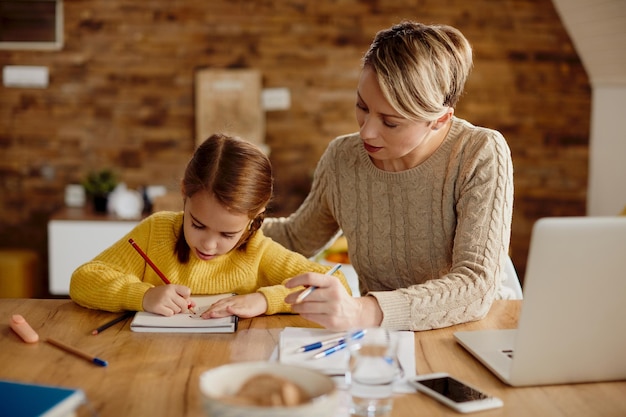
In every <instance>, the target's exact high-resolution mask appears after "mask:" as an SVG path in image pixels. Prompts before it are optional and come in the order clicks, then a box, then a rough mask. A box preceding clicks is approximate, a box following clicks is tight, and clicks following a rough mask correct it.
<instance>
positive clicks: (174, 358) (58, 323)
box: [0, 299, 626, 417]
mask: <svg viewBox="0 0 626 417" xmlns="http://www.w3.org/2000/svg"><path fill="white" fill-rule="evenodd" d="M520 307H521V301H496V302H495V303H494V305H493V307H492V309H491V311H490V313H489V315H488V316H487V318H485V319H484V320H481V321H478V322H473V323H467V324H463V325H459V326H454V327H449V328H445V329H439V330H432V331H426V332H418V333H415V358H416V367H417V372H418V373H420V374H423V373H430V372H448V373H450V374H452V375H454V376H456V377H458V378H460V379H462V380H465V381H466V382H468V383H470V384H473V385H475V386H477V387H479V388H480V389H482V390H484V391H486V392H488V393H490V394H493V395H496V396H498V397H500V398H501V399H502V400H503V401H504V407H502V408H500V409H496V410H490V411H484V412H479V413H474V414H473V415H475V416H477V417H479V416H494V417H495V416H520V417H521V416H524V417H526V416H568V417H572V416H574V417H576V416H594V417H597V416H615V417H617V416H626V395H625V394H626V381H619V382H606V383H590V384H575V385H557V386H544V387H528V388H513V387H509V386H507V385H505V384H503V383H502V382H500V380H498V379H497V378H496V377H495V376H494V375H493V374H492V373H491V372H489V371H488V370H487V369H486V368H485V367H483V366H482V365H481V364H480V363H479V362H478V361H476V360H475V359H474V358H473V357H472V356H471V355H470V354H469V353H468V352H466V351H465V350H464V349H463V348H462V347H461V346H460V345H458V344H457V343H456V342H455V341H454V339H453V336H452V335H453V333H454V332H455V331H458V330H470V329H485V328H493V329H495V328H500V329H507V328H515V327H516V325H517V318H518V315H519V311H520ZM0 312H1V313H2V314H1V316H2V317H4V319H2V323H0V335H1V336H0V379H9V380H16V381H23V382H32V383H41V384H53V385H61V386H67V387H77V388H81V389H82V390H83V391H84V392H85V393H86V395H87V398H88V400H89V402H90V403H91V406H92V407H93V408H94V409H95V410H96V411H97V412H98V415H99V416H100V417H119V416H133V417H144V416H146V417H156V416H182V417H201V416H204V413H203V411H202V407H201V401H200V400H201V399H200V391H199V386H198V382H199V376H200V374H201V373H202V372H204V371H206V370H208V369H211V368H214V367H216V366H219V365H223V364H227V363H232V362H243V361H265V360H267V359H268V358H269V357H270V356H271V354H272V351H273V350H274V348H275V347H276V344H277V342H278V337H279V334H280V331H281V330H282V328H284V327H286V326H292V327H311V326H312V324H311V323H310V322H307V321H306V320H304V319H302V318H301V317H299V316H297V315H276V316H267V317H265V316H264V317H257V318H254V319H242V320H240V323H239V329H238V330H237V332H236V333H234V334H156V333H135V332H131V331H130V327H129V326H130V319H129V320H126V321H125V322H122V323H118V324H117V325H115V326H113V327H111V328H109V329H108V330H105V331H104V332H102V333H101V334H99V335H96V336H93V335H92V334H91V331H92V330H93V329H94V328H96V327H98V326H99V325H101V324H103V323H105V322H107V321H108V320H110V319H112V318H114V317H116V316H117V315H116V314H112V313H106V312H101V311H94V310H88V309H84V308H82V307H79V306H77V305H76V304H74V303H73V302H72V301H70V300H66V299H62V300H61V299H56V300H54V299H49V300H39V299H0ZM13 314H21V315H22V316H24V317H25V318H26V320H27V321H28V322H29V323H30V324H31V326H32V327H33V328H34V329H35V331H37V332H38V333H39V335H40V338H41V339H42V340H45V338H47V337H51V338H55V339H57V340H61V341H63V342H65V343H67V344H69V345H72V346H74V347H76V348H79V349H81V350H83V351H86V352H89V353H91V354H93V355H95V356H97V357H99V358H102V359H104V360H106V361H108V364H109V365H108V366H107V367H98V366H95V365H93V364H91V363H89V362H88V361H85V360H83V359H80V358H77V357H76V356H74V355H69V354H67V353H65V352H63V351H61V350H59V349H56V348H54V347H53V346H51V345H49V344H48V343H43V342H41V341H40V342H39V343H36V344H26V343H24V342H23V341H22V340H21V339H20V338H19V337H18V336H17V335H16V334H15V333H14V332H13V331H12V330H11V329H10V327H9V325H8V323H9V319H10V318H11V316H12V315H13ZM83 415H84V416H88V415H90V412H89V410H86V409H85V407H83V408H82V409H81V410H80V412H79V416H83ZM418 415H419V416H422V415H423V416H435V417H436V416H458V415H459V414H457V413H456V412H454V411H452V410H451V409H448V408H446V407H445V406H443V405H441V404H439V403H437V402H435V401H433V400H431V399H430V398H428V397H426V396H424V395H421V394H403V395H400V396H398V397H396V399H395V402H394V409H393V412H392V416H394V417H400V416H402V417H403V416H418ZM324 417H326V416H324Z"/></svg>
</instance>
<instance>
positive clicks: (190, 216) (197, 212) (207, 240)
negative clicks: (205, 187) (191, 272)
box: [183, 191, 250, 261]
mask: <svg viewBox="0 0 626 417" xmlns="http://www.w3.org/2000/svg"><path fill="white" fill-rule="evenodd" d="M249 225H250V219H249V218H248V216H247V215H246V214H242V213H235V212H232V211H230V210H229V209H228V208H226V207H224V206H223V205H221V204H220V203H219V202H218V201H217V200H216V199H215V197H214V196H213V194H211V193H209V192H207V191H199V192H197V193H195V194H194V195H193V196H191V197H187V198H186V199H185V216H184V224H183V227H184V230H185V240H186V241H187V244H188V245H189V247H190V248H191V252H192V253H193V254H195V256H196V257H197V258H198V259H200V260H202V261H210V260H211V259H214V258H215V257H217V256H219V255H224V254H225V253H228V252H230V251H231V250H232V249H233V248H234V247H235V245H237V243H239V241H240V239H241V236H242V235H243V234H244V232H246V231H247V230H248V227H249Z"/></svg>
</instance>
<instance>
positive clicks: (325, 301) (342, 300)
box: [285, 272, 383, 331]
mask: <svg viewBox="0 0 626 417" xmlns="http://www.w3.org/2000/svg"><path fill="white" fill-rule="evenodd" d="M301 285H302V286H305V287H310V286H316V287H317V289H316V290H315V291H313V292H312V293H311V294H309V295H308V296H307V297H306V298H305V299H304V300H302V302H300V303H296V300H297V298H298V295H300V293H301V292H302V291H296V292H293V293H291V294H289V295H288V296H287V297H286V298H285V302H286V303H289V304H291V309H292V310H293V312H294V313H298V314H300V315H301V316H302V317H304V318H305V319H307V320H310V321H313V322H315V323H317V324H319V325H321V326H323V327H325V328H327V329H329V330H333V331H344V330H349V329H353V328H363V327H375V326H379V325H380V323H381V322H382V319H383V313H382V311H381V310H380V307H379V306H378V302H377V301H376V299H375V298H374V297H367V296H366V297H359V298H354V297H352V296H351V295H350V294H348V292H347V291H346V289H345V288H344V287H343V285H341V282H340V281H339V280H338V279H337V278H335V277H332V276H329V275H324V274H317V273H314V272H307V273H305V274H302V275H298V276H296V277H293V278H292V279H290V280H289V281H287V282H286V283H285V286H286V287H287V288H296V287H298V286H301Z"/></svg>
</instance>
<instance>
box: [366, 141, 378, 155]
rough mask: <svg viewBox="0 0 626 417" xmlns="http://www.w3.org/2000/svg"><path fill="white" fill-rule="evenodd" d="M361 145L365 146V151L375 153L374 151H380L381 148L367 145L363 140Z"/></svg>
mask: <svg viewBox="0 0 626 417" xmlns="http://www.w3.org/2000/svg"><path fill="white" fill-rule="evenodd" d="M363 146H364V147H365V150H366V151H367V152H370V153H375V152H378V151H380V150H381V149H382V148H379V147H378V146H372V145H368V144H367V143H365V142H363Z"/></svg>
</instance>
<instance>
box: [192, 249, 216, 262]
mask: <svg viewBox="0 0 626 417" xmlns="http://www.w3.org/2000/svg"><path fill="white" fill-rule="evenodd" d="M196 256H197V257H198V258H199V259H201V260H203V261H210V260H211V259H213V258H215V257H216V256H217V255H208V254H206V253H203V252H200V251H199V250H198V249H196Z"/></svg>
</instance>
